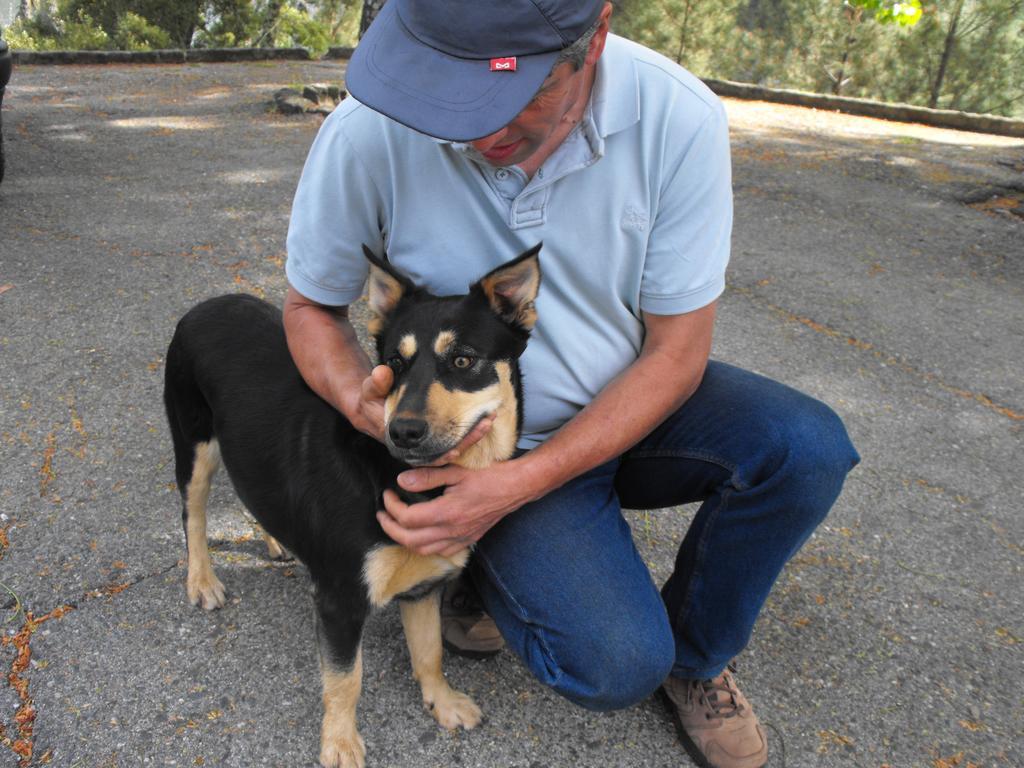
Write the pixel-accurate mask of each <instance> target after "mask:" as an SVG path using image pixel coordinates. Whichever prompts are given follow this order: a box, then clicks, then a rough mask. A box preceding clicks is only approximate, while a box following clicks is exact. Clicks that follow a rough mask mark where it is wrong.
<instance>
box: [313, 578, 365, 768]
mask: <svg viewBox="0 0 1024 768" xmlns="http://www.w3.org/2000/svg"><path fill="white" fill-rule="evenodd" d="M315 601H316V618H317V622H316V624H317V644H318V646H319V648H320V672H321V674H322V676H323V703H324V719H323V723H322V724H321V727H320V764H321V765H322V766H324V768H363V766H364V765H365V761H366V745H365V744H364V743H363V737H362V736H360V735H359V730H358V729H357V728H356V705H357V704H358V703H359V694H360V692H361V691H362V685H363V652H362V647H361V639H362V632H363V622H364V621H365V618H366V615H367V613H368V606H367V605H366V603H365V602H363V603H359V602H358V598H356V599H352V598H351V597H350V596H348V595H345V593H344V592H342V591H336V590H324V589H321V588H320V587H317V590H316V594H315Z"/></svg>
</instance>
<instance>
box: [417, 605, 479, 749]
mask: <svg viewBox="0 0 1024 768" xmlns="http://www.w3.org/2000/svg"><path fill="white" fill-rule="evenodd" d="M400 607H401V611H402V626H403V627H404V628H405V640H406V642H407V643H408V645H409V655H410V656H411V657H412V674H413V677H415V678H416V679H417V680H418V681H419V684H420V689H421V690H422V691H423V704H424V706H426V707H427V709H429V710H430V711H431V712H432V713H433V715H434V717H435V718H436V719H437V722H439V723H440V724H441V725H443V726H444V727H445V728H448V729H449V730H451V729H453V728H457V727H458V726H460V725H461V726H462V727H463V728H465V729H467V730H468V729H470V728H473V727H475V726H476V725H478V724H479V723H480V718H481V714H480V708H479V707H478V706H477V705H476V704H475V703H474V701H473V700H472V699H471V698H469V696H467V695H466V694H464V693H459V692H458V691H453V690H452V689H451V687H449V685H448V681H447V680H445V678H444V674H443V673H442V672H441V591H440V590H437V589H435V590H434V591H433V592H431V593H430V594H429V595H427V596H426V597H424V598H423V599H421V600H403V601H401V603H400Z"/></svg>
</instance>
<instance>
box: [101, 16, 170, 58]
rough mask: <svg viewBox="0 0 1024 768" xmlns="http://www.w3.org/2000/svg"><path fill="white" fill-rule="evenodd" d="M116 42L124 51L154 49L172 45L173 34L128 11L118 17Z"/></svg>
mask: <svg viewBox="0 0 1024 768" xmlns="http://www.w3.org/2000/svg"><path fill="white" fill-rule="evenodd" d="M114 42H115V43H116V45H117V47H118V49H120V50H124V51H152V50H156V49H160V48H170V47H171V36H170V35H169V34H167V32H165V31H164V30H163V29H161V28H160V27H158V26H156V24H150V23H149V22H148V21H146V20H145V19H144V18H142V17H141V16H139V15H138V14H136V13H132V12H131V11H126V12H125V13H124V14H123V15H121V16H120V17H118V19H117V33H116V34H115V35H114Z"/></svg>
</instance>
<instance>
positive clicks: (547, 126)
mask: <svg viewBox="0 0 1024 768" xmlns="http://www.w3.org/2000/svg"><path fill="white" fill-rule="evenodd" d="M583 71H584V70H583V69H582V68H581V69H579V70H574V69H573V67H572V65H571V64H569V63H568V62H562V63H561V64H559V65H558V66H557V67H555V68H554V69H553V70H552V72H551V74H550V75H548V78H547V79H546V80H545V81H544V84H543V85H541V87H540V90H539V91H537V95H536V96H534V97H533V100H532V101H531V102H530V103H529V104H527V105H526V107H524V108H523V111H522V112H520V113H519V114H518V115H516V117H515V118H514V119H513V120H512V122H511V123H509V124H508V125H506V126H505V127H504V128H502V129H501V130H500V131H496V132H495V133H492V134H491V135H490V136H484V137H483V138H482V139H477V140H476V141H471V142H470V145H471V146H472V147H473V148H474V149H476V151H477V152H479V153H480V154H481V155H482V156H483V158H484V159H485V160H486V161H487V162H488V163H490V164H491V165H518V164H520V163H522V162H524V161H525V160H527V159H528V158H529V157H530V156H531V155H533V154H534V153H535V152H536V151H537V150H538V149H539V148H540V147H541V146H542V145H543V144H544V142H545V141H547V140H548V139H549V138H550V137H551V135H552V134H553V133H554V132H555V129H556V128H558V126H559V125H560V123H561V122H562V120H563V118H565V117H566V116H567V115H569V113H570V112H573V110H574V108H578V107H580V106H583V105H581V104H580V101H581V99H583V98H585V97H586V95H587V94H584V87H583V86H584V83H585V78H584V77H583Z"/></svg>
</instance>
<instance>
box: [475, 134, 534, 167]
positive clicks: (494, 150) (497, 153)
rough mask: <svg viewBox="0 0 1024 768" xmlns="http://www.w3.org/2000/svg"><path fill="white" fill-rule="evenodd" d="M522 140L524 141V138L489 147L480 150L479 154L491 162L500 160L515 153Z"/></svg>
mask: <svg viewBox="0 0 1024 768" xmlns="http://www.w3.org/2000/svg"><path fill="white" fill-rule="evenodd" d="M524 141H526V139H517V140H516V141H513V142H512V143H511V144H501V145H499V146H496V147H491V148H490V149H489V150H487V151H486V152H482V153H481V154H482V155H483V156H484V157H485V158H486V159H487V160H489V161H490V162H492V163H496V162H501V161H502V160H507V159H508V158H510V157H511V156H512V155H513V154H515V152H516V150H518V149H519V147H520V146H522V144H523V142H524Z"/></svg>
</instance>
